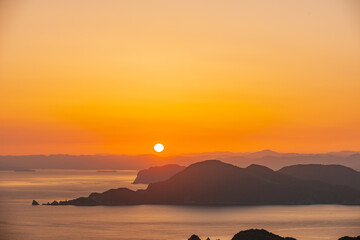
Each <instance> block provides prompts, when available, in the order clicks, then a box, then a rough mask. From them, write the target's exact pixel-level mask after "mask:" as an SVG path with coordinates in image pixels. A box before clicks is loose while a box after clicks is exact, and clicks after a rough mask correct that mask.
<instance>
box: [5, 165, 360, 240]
mask: <svg viewBox="0 0 360 240" xmlns="http://www.w3.org/2000/svg"><path fill="white" fill-rule="evenodd" d="M135 176H136V171H117V172H107V173H104V172H96V171H78V170H37V171H36V172H11V171H2V172H0V210H1V215H0V239H1V240H45V239H52V240H65V239H66V240H68V239H104V240H108V239H119V240H120V239H121V240H132V239H137V240H141V239H144V240H145V239H146V240H162V239H163V240H172V239H174V240H180V239H181V240H185V239H188V238H189V236H190V235H191V234H193V233H196V234H198V235H199V236H200V237H201V238H203V239H206V237H210V238H211V239H213V240H215V239H217V238H220V239H221V240H226V239H231V238H232V236H233V235H234V234H235V233H237V232H239V231H240V230H245V229H249V228H264V229H267V230H268V231H271V232H274V233H276V234H279V235H282V236H291V237H295V238H297V239H299V240H313V239H320V240H321V239H324V240H327V239H338V238H339V237H340V236H344V235H360V207H358V206H338V205H312V206H263V207H185V206H152V205H141V206H119V207H103V206H96V207H74V206H58V207H54V206H31V201H32V200H33V199H36V200H38V201H39V202H40V203H42V202H47V201H52V200H54V199H56V200H63V199H72V198H75V197H78V196H87V195H88V194H89V193H90V192H94V191H97V192H102V191H105V190H108V189H110V188H117V187H129V188H132V189H136V188H146V186H144V185H132V184H131V182H132V181H133V180H134V178H135Z"/></svg>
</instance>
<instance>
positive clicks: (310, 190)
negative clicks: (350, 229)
mask: <svg viewBox="0 0 360 240" xmlns="http://www.w3.org/2000/svg"><path fill="white" fill-rule="evenodd" d="M127 204H180V205H183V204H185V205H279V204H281V205H283V204H295V205H299V204H356V205H359V204H360V191H359V190H356V189H352V188H349V187H346V186H338V185H333V184H328V183H324V182H320V181H309V180H302V179H299V178H295V177H292V176H288V175H285V174H283V173H281V172H276V171H273V170H271V169H269V168H266V167H264V166H258V165H251V166H249V167H247V168H239V167H237V166H234V165H231V164H228V163H224V162H221V161H218V160H207V161H203V162H198V163H194V164H192V165H190V166H188V167H187V168H185V169H184V170H183V171H181V172H179V173H177V174H175V175H174V176H172V177H170V178H169V179H168V180H165V181H162V182H157V183H152V184H149V186H148V188H147V189H146V190H137V191H132V190H129V189H126V188H118V189H111V190H108V191H106V192H104V193H92V194H90V195H89V196H88V197H80V198H77V199H74V200H70V201H61V202H60V205H127Z"/></svg>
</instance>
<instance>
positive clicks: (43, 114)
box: [0, 0, 360, 154]
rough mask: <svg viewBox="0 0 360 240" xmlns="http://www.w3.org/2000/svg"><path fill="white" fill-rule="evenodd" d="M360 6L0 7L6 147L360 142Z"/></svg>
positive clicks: (34, 150) (52, 149)
mask: <svg viewBox="0 0 360 240" xmlns="http://www.w3.org/2000/svg"><path fill="white" fill-rule="evenodd" d="M359 6H360V4H359V3H358V2H357V1H352V0H349V1H340V0H339V1H336V0H333V1H328V0H319V1H312V0H298V1H286V0H282V1H280V0H278V1H276V0H275V1H250V0H245V1H230V0H229V1H205V0H200V1H106V2H103V1H92V0H91V1H85V0H74V1H67V0H66V1H47V0H24V1H11V0H5V1H1V3H0V11H1V12H0V90H1V94H0V109H1V114H0V154H40V153H44V154H50V153H69V154H93V153H123V154H143V153H150V152H151V150H149V149H150V148H149V146H152V145H153V142H154V141H156V139H162V141H163V144H165V145H166V147H167V148H166V152H167V153H168V154H177V153H186V152H205V151H206V152H208V151H222V150H223V151H254V150H260V149H266V148H270V149H273V150H277V151H283V152H285V151H291V152H296V151H297V152H319V151H321V152H323V151H336V150H344V149H349V150H359V146H360V111H359V109H360V94H359V92H360V80H359V79H360V67H359V63H360V44H359V43H360V8H359Z"/></svg>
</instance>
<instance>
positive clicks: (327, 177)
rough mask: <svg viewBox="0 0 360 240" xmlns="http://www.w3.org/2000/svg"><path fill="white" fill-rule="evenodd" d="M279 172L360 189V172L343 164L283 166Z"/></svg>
mask: <svg viewBox="0 0 360 240" xmlns="http://www.w3.org/2000/svg"><path fill="white" fill-rule="evenodd" d="M279 172H281V173H283V174H286V175H289V176H293V177H296V178H300V179H305V180H317V181H322V182H326V183H330V184H335V185H341V186H348V187H352V188H356V189H358V190H360V184H359V183H360V172H358V171H355V170H354V169H352V168H349V167H345V166H342V165H321V164H301V165H293V166H288V167H283V168H282V169H280V170H279Z"/></svg>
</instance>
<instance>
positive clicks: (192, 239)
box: [188, 234, 201, 240]
mask: <svg viewBox="0 0 360 240" xmlns="http://www.w3.org/2000/svg"><path fill="white" fill-rule="evenodd" d="M188 240H201V239H200V238H199V237H198V236H197V235H195V234H193V235H192V236H191V237H190V238H189V239H188Z"/></svg>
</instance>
